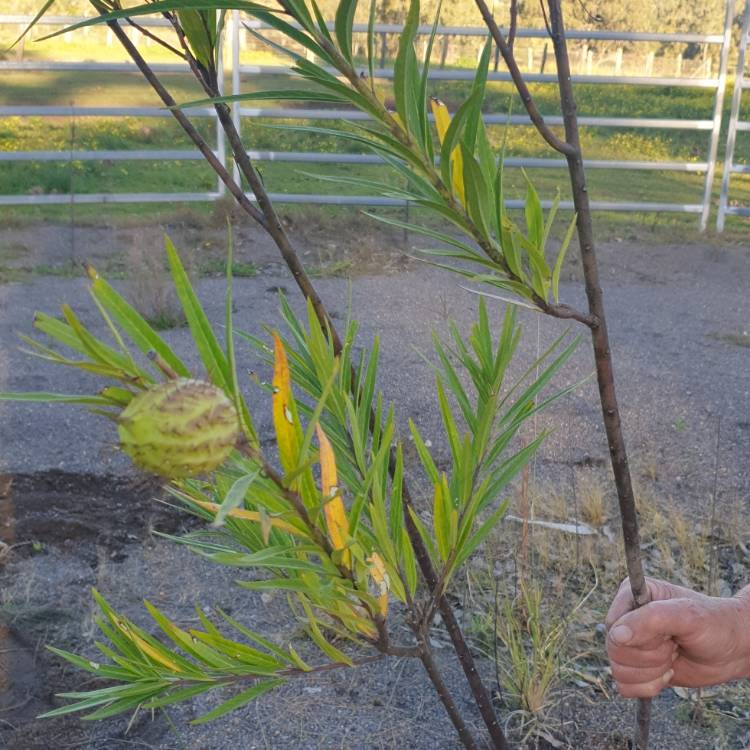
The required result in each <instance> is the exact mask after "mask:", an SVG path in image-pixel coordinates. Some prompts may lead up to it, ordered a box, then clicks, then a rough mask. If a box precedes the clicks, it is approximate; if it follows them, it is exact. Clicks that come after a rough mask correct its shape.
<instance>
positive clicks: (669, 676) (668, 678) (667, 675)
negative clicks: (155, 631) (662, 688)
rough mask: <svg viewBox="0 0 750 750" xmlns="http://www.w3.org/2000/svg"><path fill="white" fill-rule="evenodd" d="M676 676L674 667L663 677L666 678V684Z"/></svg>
mask: <svg viewBox="0 0 750 750" xmlns="http://www.w3.org/2000/svg"><path fill="white" fill-rule="evenodd" d="M673 677H674V669H670V670H669V672H667V673H666V674H665V675H664V677H662V679H663V680H664V684H665V685H669V683H670V681H671V680H672V678H673Z"/></svg>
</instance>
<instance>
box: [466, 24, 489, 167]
mask: <svg viewBox="0 0 750 750" xmlns="http://www.w3.org/2000/svg"><path fill="white" fill-rule="evenodd" d="M493 49H494V45H493V42H492V38H491V37H488V38H487V41H486V42H485V43H484V47H483V48H482V54H481V55H480V58H479V63H478V64H477V71H476V75H475V77H474V83H473V85H472V96H473V97H475V98H476V102H477V104H476V106H474V107H472V108H471V110H470V112H469V115H468V117H467V120H466V131H465V134H464V143H465V144H466V148H467V149H468V150H469V152H470V153H472V154H473V153H474V147H475V145H476V142H477V133H478V131H479V124H480V123H481V121H482V103H483V102H484V92H485V88H486V86H487V73H488V71H489V67H490V54H491V53H492V50H493Z"/></svg>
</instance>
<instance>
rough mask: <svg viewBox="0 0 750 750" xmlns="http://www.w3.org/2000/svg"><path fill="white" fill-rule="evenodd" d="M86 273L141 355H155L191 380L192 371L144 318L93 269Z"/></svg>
mask: <svg viewBox="0 0 750 750" xmlns="http://www.w3.org/2000/svg"><path fill="white" fill-rule="evenodd" d="M86 273H87V274H88V277H89V280H90V281H91V287H90V289H91V293H92V294H93V295H94V297H95V298H96V299H97V301H98V302H99V303H100V304H101V305H102V306H103V307H104V308H105V309H106V310H107V312H108V313H109V314H110V315H111V316H112V318H113V319H114V320H115V321H116V322H117V323H118V325H119V326H120V328H121V329H122V331H123V332H124V333H125V334H126V335H127V336H128V337H129V338H130V339H131V340H132V342H133V343H134V344H135V345H136V346H137V347H138V348H139V349H140V350H141V352H143V353H144V354H148V353H149V352H152V351H154V352H156V353H157V354H158V355H159V356H160V357H161V358H162V359H163V360H164V362H166V363H167V364H168V365H169V366H170V367H171V368H172V369H173V370H174V371H175V372H176V373H177V374H178V375H179V376H180V377H183V378H189V377H190V370H188V368H187V367H186V366H185V364H184V363H183V362H182V360H181V359H180V358H179V357H178V356H177V355H176V354H175V353H174V352H173V351H172V349H171V348H170V347H169V346H168V345H167V344H166V342H165V341H164V339H162V337H161V336H159V334H158V333H156V331H154V329H153V328H152V327H151V326H150V325H149V324H148V323H147V322H146V320H145V318H144V317H143V316H142V315H141V314H140V313H139V312H138V311H137V310H136V309H135V308H134V307H133V306H132V305H130V304H129V303H128V302H127V301H126V300H125V298H124V297H122V296H121V295H120V294H119V293H118V292H116V291H115V290H114V289H113V288H112V286H111V285H110V284H109V283H107V282H106V281H105V280H104V279H103V278H101V276H99V274H98V273H97V271H96V269H95V268H94V267H93V266H86Z"/></svg>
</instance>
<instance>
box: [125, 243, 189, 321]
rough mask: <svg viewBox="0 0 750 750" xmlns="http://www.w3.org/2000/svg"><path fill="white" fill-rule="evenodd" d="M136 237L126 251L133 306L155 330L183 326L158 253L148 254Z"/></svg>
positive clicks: (181, 313) (179, 308) (168, 277)
mask: <svg viewBox="0 0 750 750" xmlns="http://www.w3.org/2000/svg"><path fill="white" fill-rule="evenodd" d="M145 247H146V245H145V243H142V242H139V241H138V239H137V236H136V239H135V241H134V242H133V245H132V246H131V247H130V249H129V251H128V270H129V275H128V287H129V289H128V292H129V295H130V299H131V300H132V301H133V305H134V306H135V308H136V309H137V310H138V312H140V314H141V315H143V317H144V318H145V319H146V320H147V321H149V323H151V324H152V325H153V326H154V328H156V329H157V330H160V331H163V330H167V329H170V328H176V327H178V326H182V325H185V322H186V321H185V314H184V312H183V310H182V307H181V306H180V304H179V302H178V300H177V298H176V295H175V292H174V287H173V286H172V284H171V281H170V276H169V273H168V272H167V270H166V268H165V267H164V259H163V256H162V255H161V254H158V255H157V254H154V253H150V252H148V251H147V250H146V249H145Z"/></svg>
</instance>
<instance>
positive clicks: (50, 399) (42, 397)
mask: <svg viewBox="0 0 750 750" xmlns="http://www.w3.org/2000/svg"><path fill="white" fill-rule="evenodd" d="M0 401H30V402H33V403H49V404H53V403H58V404H92V405H96V406H112V401H111V400H110V399H108V398H106V397H104V396H66V395H64V394H62V393H46V392H44V391H39V392H38V393H5V392H3V391H0Z"/></svg>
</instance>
